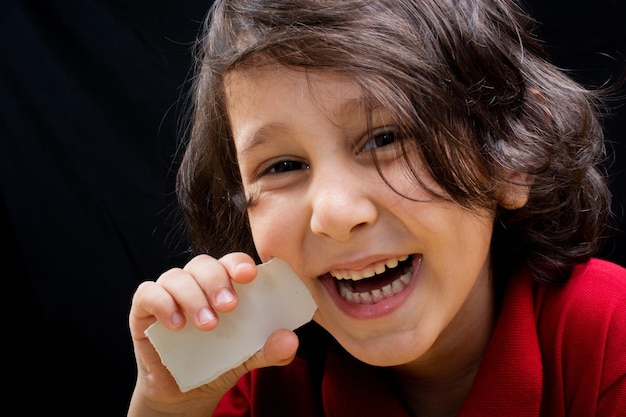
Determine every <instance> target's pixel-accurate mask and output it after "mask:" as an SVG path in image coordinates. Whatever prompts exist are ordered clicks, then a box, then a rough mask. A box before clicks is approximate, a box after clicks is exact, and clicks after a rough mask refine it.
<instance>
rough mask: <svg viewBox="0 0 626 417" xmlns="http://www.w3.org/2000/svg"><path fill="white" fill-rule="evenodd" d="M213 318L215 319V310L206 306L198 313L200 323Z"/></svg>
mask: <svg viewBox="0 0 626 417" xmlns="http://www.w3.org/2000/svg"><path fill="white" fill-rule="evenodd" d="M213 320H215V316H214V315H213V312H212V311H211V310H210V309H208V308H206V307H205V308H203V309H202V310H200V313H198V321H199V322H200V324H204V323H208V322H210V321H213Z"/></svg>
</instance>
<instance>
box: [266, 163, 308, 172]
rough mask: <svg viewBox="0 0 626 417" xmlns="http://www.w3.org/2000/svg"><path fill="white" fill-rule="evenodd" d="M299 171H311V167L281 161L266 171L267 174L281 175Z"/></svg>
mask: <svg viewBox="0 0 626 417" xmlns="http://www.w3.org/2000/svg"><path fill="white" fill-rule="evenodd" d="M298 169H309V165H308V164H305V163H304V162H300V161H280V162H277V163H275V164H273V165H271V166H270V167H269V168H268V169H266V170H265V172H264V173H265V174H281V173H284V172H289V171H295V170H298Z"/></svg>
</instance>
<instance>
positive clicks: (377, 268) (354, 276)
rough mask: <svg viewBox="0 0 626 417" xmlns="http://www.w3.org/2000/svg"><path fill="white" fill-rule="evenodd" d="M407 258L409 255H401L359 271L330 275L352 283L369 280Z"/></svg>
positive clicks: (332, 273)
mask: <svg viewBox="0 0 626 417" xmlns="http://www.w3.org/2000/svg"><path fill="white" fill-rule="evenodd" d="M408 258H409V255H403V256H400V257H398V258H392V259H387V260H386V261H384V262H380V263H377V264H375V265H373V266H371V267H369V268H366V269H363V270H361V271H347V270H337V271H330V275H332V276H333V277H335V278H337V279H351V280H353V281H358V280H360V279H363V278H371V277H373V276H374V275H376V274H382V273H383V272H385V269H387V268H395V267H396V266H398V263H399V262H402V261H406V260H407V259H408Z"/></svg>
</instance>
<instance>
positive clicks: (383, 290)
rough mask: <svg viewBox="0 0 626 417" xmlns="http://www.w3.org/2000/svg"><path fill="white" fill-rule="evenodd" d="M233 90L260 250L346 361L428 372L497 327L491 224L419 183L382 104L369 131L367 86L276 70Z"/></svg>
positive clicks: (245, 76) (232, 112) (251, 74)
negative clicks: (295, 287)
mask: <svg viewBox="0 0 626 417" xmlns="http://www.w3.org/2000/svg"><path fill="white" fill-rule="evenodd" d="M226 91H227V105H228V113H229V118H230V122H231V126H232V130H233V136H234V141H235V146H236V149H237V156H238V160H239V165H240V170H241V176H242V179H243V184H244V189H245V191H246V193H247V195H248V196H253V197H254V198H255V199H256V200H255V201H256V203H255V204H254V205H253V206H252V207H251V208H250V210H249V218H250V225H251V228H252V234H253V237H254V242H255V245H256V247H257V250H258V252H259V254H260V256H261V258H262V259H263V261H267V260H269V259H271V258H273V257H278V258H282V259H284V260H285V261H287V262H288V263H289V264H290V265H291V266H292V268H293V269H294V270H295V271H296V273H297V274H298V275H299V276H300V277H301V278H302V280H303V281H304V283H305V284H306V286H307V287H308V288H309V290H310V292H311V294H312V295H313V297H314V299H315V301H316V302H317V305H318V311H317V312H316V314H315V317H314V319H315V320H316V321H317V322H318V323H319V324H321V325H322V326H323V327H324V328H326V329H327V330H328V331H329V332H330V333H331V334H332V335H333V336H334V337H335V338H336V339H337V340H338V341H339V342H340V343H341V344H342V345H343V346H344V347H345V348H346V349H347V350H348V351H349V352H350V353H352V354H353V355H354V356H356V357H357V358H359V359H361V360H363V361H365V362H367V363H370V364H374V365H380V366H392V365H401V364H406V363H413V364H419V363H421V362H424V363H426V362H428V361H429V360H432V359H434V358H437V357H441V355H443V354H444V352H447V351H449V350H450V348H451V346H453V345H455V346H457V348H458V346H459V344H460V345H461V346H463V344H462V343H463V340H465V339H464V338H467V340H470V339H471V338H475V337H476V333H475V331H483V332H488V330H485V329H489V328H490V323H491V319H492V305H493V301H492V296H491V286H490V266H489V265H490V261H489V245H490V239H491V234H492V225H493V221H494V217H493V216H494V215H493V213H492V212H488V211H483V212H474V213H470V212H468V211H467V210H465V209H463V208H461V207H459V206H457V205H455V204H453V203H450V202H445V201H441V200H435V199H433V198H432V197H431V196H430V195H429V194H428V193H426V192H425V191H424V190H423V189H421V188H420V187H418V186H417V185H416V184H415V180H411V178H410V175H408V174H407V173H406V169H405V168H404V166H403V163H402V161H403V158H402V156H401V155H402V154H401V149H400V146H399V142H398V141H397V140H396V139H397V136H398V134H399V133H398V132H397V129H396V127H395V126H394V121H393V120H394V118H393V117H392V115H391V114H389V113H388V112H387V111H386V110H385V109H383V108H376V109H374V113H373V115H372V118H373V119H372V121H373V125H372V126H371V128H372V129H373V130H371V131H368V123H367V114H366V113H365V109H364V106H363V103H362V100H361V92H360V90H359V88H358V87H357V86H356V85H355V84H354V83H353V82H351V81H350V80H349V79H347V78H343V77H341V76H339V75H337V74H332V73H321V72H305V71H296V70H291V69H286V68H284V67H279V66H273V65H268V66H264V67H260V68H256V69H254V70H250V71H246V72H240V71H236V72H233V73H230V74H229V75H228V77H227V82H226ZM372 148H373V149H374V152H375V153H376V156H377V161H378V164H379V167H380V169H381V170H382V172H383V174H384V177H385V179H386V180H387V182H388V183H390V185H391V186H392V187H393V188H394V189H395V190H396V191H394V190H392V189H391V188H390V187H389V185H387V184H386V183H385V182H384V181H383V179H381V177H380V175H379V172H378V170H377V167H376V164H375V162H374V160H373V159H372V156H371V153H370V151H371V150H372ZM412 160H413V161H414V165H415V170H416V171H417V172H418V173H422V172H423V169H422V168H421V167H420V164H421V162H420V160H419V158H417V157H412ZM422 179H423V180H424V181H425V183H427V184H428V185H429V186H430V187H431V188H434V189H435V190H436V191H441V190H440V188H437V185H436V184H435V183H434V182H433V181H432V179H429V178H427V176H426V174H424V173H422ZM399 194H404V195H406V196H408V197H410V198H405V197H403V196H401V195H399ZM385 265H386V267H385ZM374 273H376V275H375V276H374V277H373V278H364V277H369V276H371V275H374Z"/></svg>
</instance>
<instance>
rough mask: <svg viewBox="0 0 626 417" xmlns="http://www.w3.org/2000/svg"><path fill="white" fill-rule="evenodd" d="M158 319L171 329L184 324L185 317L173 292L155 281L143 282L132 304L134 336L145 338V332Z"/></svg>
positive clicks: (130, 316) (131, 317)
mask: <svg viewBox="0 0 626 417" xmlns="http://www.w3.org/2000/svg"><path fill="white" fill-rule="evenodd" d="M156 320H158V321H160V322H161V323H163V325H164V326H166V327H168V328H170V329H177V328H180V327H182V326H183V325H184V323H185V318H184V316H183V314H182V312H181V310H180V308H179V306H178V304H177V303H176V301H175V300H174V299H173V298H172V296H171V294H170V293H169V292H168V291H167V290H166V289H165V288H163V287H162V286H161V285H159V284H157V283H156V282H154V281H146V282H143V283H141V284H140V285H139V286H138V287H137V290H136V291H135V294H134V295H133V300H132V304H131V309H130V314H129V324H130V330H131V333H132V336H133V338H134V339H136V340H138V339H141V338H144V337H145V336H144V334H143V332H144V331H145V330H146V329H147V328H148V326H150V325H151V324H152V323H154V322H155V321H156Z"/></svg>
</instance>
